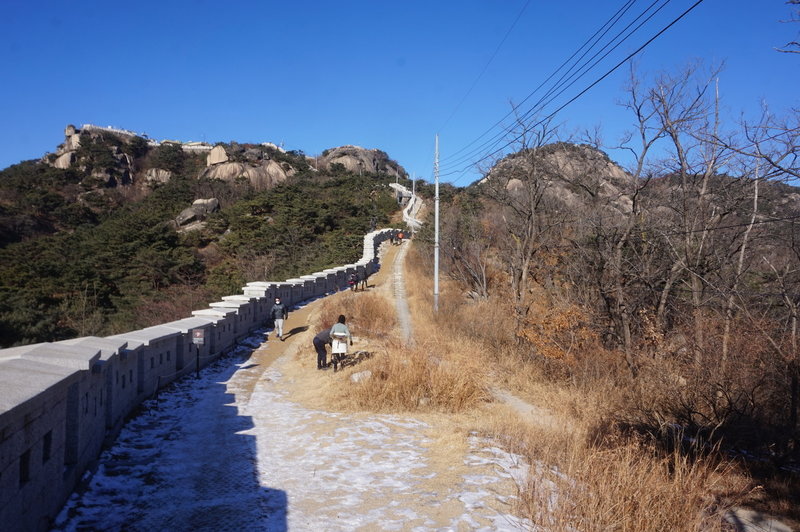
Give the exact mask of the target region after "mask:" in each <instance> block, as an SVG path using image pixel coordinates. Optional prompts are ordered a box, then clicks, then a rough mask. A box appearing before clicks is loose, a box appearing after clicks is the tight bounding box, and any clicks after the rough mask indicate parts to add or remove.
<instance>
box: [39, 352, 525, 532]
mask: <svg viewBox="0 0 800 532" xmlns="http://www.w3.org/2000/svg"><path fill="white" fill-rule="evenodd" d="M251 355H253V353H252V350H251V349H247V348H240V350H239V351H238V352H237V353H235V354H234V355H232V356H230V357H227V358H224V359H222V360H220V361H219V362H218V363H216V364H215V365H214V366H211V367H209V368H206V369H205V370H203V372H201V377H200V379H199V380H196V379H194V378H187V379H184V380H183V381H181V382H179V383H177V384H176V385H175V386H173V387H172V388H170V389H169V390H167V391H165V392H162V394H161V397H160V400H159V404H158V408H156V407H155V403H153V402H148V403H147V405H146V406H147V407H148V408H149V410H147V411H145V412H143V413H142V414H140V415H139V416H138V417H136V418H134V419H133V420H131V421H130V422H129V423H128V424H127V425H126V426H125V428H124V429H123V431H122V433H121V434H120V436H119V437H118V439H117V441H116V443H115V444H114V445H113V447H111V448H110V449H108V450H107V451H105V452H104V453H103V455H102V456H101V458H100V465H99V467H98V470H97V472H96V473H95V474H94V475H93V476H89V475H87V479H86V480H87V487H86V489H85V490H84V491H83V492H82V493H77V492H76V493H75V494H73V496H72V497H71V498H70V500H69V501H68V502H67V504H66V505H65V507H64V509H63V510H62V512H61V514H60V515H59V517H58V519H57V522H56V528H55V530H66V531H74V530H104V531H113V530H130V531H137V530H143V531H144V530H147V531H152V530H174V531H180V530H215V531H217V530H219V531H224V530H314V531H318V530H331V531H335V530H419V531H422V530H523V529H531V528H533V527H532V526H531V524H530V523H527V522H524V521H521V520H519V519H517V518H515V517H513V516H511V515H510V514H508V510H509V508H510V505H511V504H512V503H513V499H514V489H513V485H514V484H513V482H514V479H515V478H522V477H521V476H520V475H522V474H523V473H524V466H522V465H520V464H521V461H520V460H519V459H518V458H517V457H514V456H512V455H509V454H508V453H506V452H504V451H502V450H500V449H498V448H496V447H493V446H491V444H489V443H488V442H486V441H484V440H481V439H479V438H470V451H469V452H468V453H467V455H466V456H454V457H453V460H454V461H456V462H463V467H465V468H466V470H467V471H468V474H463V475H461V479H460V480H459V481H456V482H454V483H453V485H445V486H444V487H442V483H441V482H439V483H438V484H437V483H436V481H437V476H438V475H440V472H439V471H436V470H435V469H434V468H433V467H432V464H431V460H430V458H429V456H428V447H429V445H430V444H431V442H430V441H429V438H427V437H426V436H425V432H426V430H427V429H428V428H429V427H428V425H427V424H426V423H424V422H421V421H419V420H415V419H411V418H405V417H400V416H391V415H370V416H366V415H351V414H341V413H333V412H325V411H318V410H312V409H308V408H305V407H303V406H301V405H299V404H297V403H294V402H292V401H291V398H290V394H289V391H288V390H287V387H286V382H285V379H286V377H284V376H283V374H282V372H281V368H282V366H283V365H285V364H287V363H288V361H289V355H284V356H283V357H281V358H280V359H278V360H277V361H276V362H275V363H274V364H272V365H270V366H267V365H264V364H260V363H259V359H258V358H257V357H256V356H255V355H254V356H251Z"/></svg>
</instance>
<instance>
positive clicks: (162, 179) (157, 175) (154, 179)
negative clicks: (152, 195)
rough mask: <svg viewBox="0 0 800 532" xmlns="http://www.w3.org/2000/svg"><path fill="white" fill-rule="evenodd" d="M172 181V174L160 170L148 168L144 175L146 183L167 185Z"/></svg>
mask: <svg viewBox="0 0 800 532" xmlns="http://www.w3.org/2000/svg"><path fill="white" fill-rule="evenodd" d="M170 179H172V172H170V171H169V170H162V169H161V168H150V169H148V170H147V171H146V172H145V173H144V180H145V182H147V183H167V182H169V180H170Z"/></svg>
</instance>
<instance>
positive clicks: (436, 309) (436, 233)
mask: <svg viewBox="0 0 800 532" xmlns="http://www.w3.org/2000/svg"><path fill="white" fill-rule="evenodd" d="M433 179H434V182H435V183H436V188H435V189H434V195H433V213H434V214H433V219H434V237H433V311H434V312H439V135H438V134H437V135H436V150H435V152H434V156H433Z"/></svg>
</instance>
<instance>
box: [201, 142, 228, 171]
mask: <svg viewBox="0 0 800 532" xmlns="http://www.w3.org/2000/svg"><path fill="white" fill-rule="evenodd" d="M227 161H228V154H227V153H226V152H225V148H223V147H222V146H214V147H213V148H212V149H211V151H210V152H208V157H206V166H212V165H215V164H220V163H224V162H227Z"/></svg>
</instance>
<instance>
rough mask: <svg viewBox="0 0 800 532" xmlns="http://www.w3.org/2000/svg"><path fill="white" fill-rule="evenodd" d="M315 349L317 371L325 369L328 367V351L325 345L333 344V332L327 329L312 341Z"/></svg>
mask: <svg viewBox="0 0 800 532" xmlns="http://www.w3.org/2000/svg"><path fill="white" fill-rule="evenodd" d="M312 343H313V344H314V349H315V350H316V351H317V369H325V368H327V367H328V351H327V350H326V349H325V344H329V343H331V331H330V329H325V330H324V331H320V332H318V333H317V335H316V336H315V337H314V340H312Z"/></svg>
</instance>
